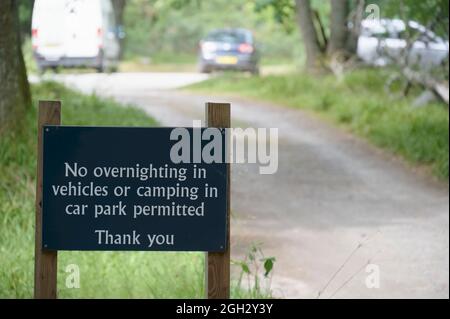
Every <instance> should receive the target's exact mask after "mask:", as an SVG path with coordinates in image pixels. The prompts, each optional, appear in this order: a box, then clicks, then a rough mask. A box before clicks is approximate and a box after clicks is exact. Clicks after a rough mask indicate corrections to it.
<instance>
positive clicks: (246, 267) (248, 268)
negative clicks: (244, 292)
mask: <svg viewBox="0 0 450 319" xmlns="http://www.w3.org/2000/svg"><path fill="white" fill-rule="evenodd" d="M241 268H242V271H243V272H244V273H246V274H250V267H248V265H247V264H246V263H245V262H243V263H241Z"/></svg>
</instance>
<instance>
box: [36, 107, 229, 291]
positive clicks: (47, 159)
mask: <svg viewBox="0 0 450 319" xmlns="http://www.w3.org/2000/svg"><path fill="white" fill-rule="evenodd" d="M206 123H207V126H208V128H133V127H86V126H62V125H61V103H60V102H57V101H40V102H39V119H38V160H37V184H36V225H35V226H36V228H35V286H34V296H35V298H40V299H44V298H45V299H52V298H53V299H54V298H56V297H57V255H58V250H82V251H88V250H89V251H114V250H116V251H117V250H120V251H203V252H206V263H205V265H206V269H205V282H206V289H205V291H206V297H207V298H209V299H226V298H229V297H230V164H229V158H228V156H229V154H228V149H227V148H226V147H227V145H228V144H229V143H227V138H229V134H228V132H227V131H226V130H220V131H219V130H212V129H211V128H220V129H222V128H229V127H230V105H229V104H220V103H207V104H206ZM186 136H191V137H192V139H188V140H187V141H186ZM208 136H209V138H208ZM211 137H213V138H212V139H211ZM192 143H193V144H192ZM190 145H194V147H193V151H192V152H191V150H190V149H191V146H190ZM143 146H146V147H143ZM148 146H149V147H148ZM203 147H205V148H208V149H209V148H211V147H212V149H213V150H214V152H212V153H211V154H214V156H215V159H214V160H213V161H210V158H208V160H206V159H205V160H203ZM155 149H158V152H155V151H154V150H155ZM180 149H181V150H182V152H181V155H180V153H179V150H180ZM184 149H187V150H188V151H187V152H186V153H185V152H184ZM186 154H191V155H192V158H191V155H188V156H187V157H186V156H185V155H186ZM199 154H200V156H201V158H202V159H201V160H199V157H198V155H199ZM211 154H210V155H211ZM218 154H221V155H220V157H218V158H217V156H218ZM168 172H171V173H170V174H169V173H168ZM172 174H173V175H172ZM75 185H76V186H75ZM113 206H114V207H116V206H117V209H118V210H117V214H116V213H112V214H111V213H110V210H111V207H113ZM80 209H81V210H80ZM114 209H115V208H114ZM114 212H115V211H114Z"/></svg>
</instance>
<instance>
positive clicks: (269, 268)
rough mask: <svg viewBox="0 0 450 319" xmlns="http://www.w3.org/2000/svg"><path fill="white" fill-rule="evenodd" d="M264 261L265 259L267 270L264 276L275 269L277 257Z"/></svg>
mask: <svg viewBox="0 0 450 319" xmlns="http://www.w3.org/2000/svg"><path fill="white" fill-rule="evenodd" d="M262 261H264V270H265V271H266V272H265V273H264V277H268V276H269V274H270V273H271V271H272V270H273V265H274V263H275V257H269V258H265V259H263V260H262Z"/></svg>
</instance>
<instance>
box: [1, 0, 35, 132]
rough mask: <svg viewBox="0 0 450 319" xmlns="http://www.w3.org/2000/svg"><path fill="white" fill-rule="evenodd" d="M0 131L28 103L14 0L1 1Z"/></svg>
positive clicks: (12, 123) (16, 119) (14, 121)
mask: <svg viewBox="0 0 450 319" xmlns="http://www.w3.org/2000/svg"><path fill="white" fill-rule="evenodd" d="M0 81H1V84H0V130H3V129H6V128H7V127H10V126H15V125H16V124H18V123H20V122H21V121H22V119H23V118H24V114H25V112H26V111H27V109H28V108H29V107H30V105H31V94H30V87H29V84H28V78H27V72H26V68H25V62H24V59H23V54H22V48H21V41H20V24H19V14H18V8H17V2H16V1H15V0H1V1H0Z"/></svg>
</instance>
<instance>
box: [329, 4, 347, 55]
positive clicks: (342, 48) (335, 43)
mask: <svg viewBox="0 0 450 319" xmlns="http://www.w3.org/2000/svg"><path fill="white" fill-rule="evenodd" d="M349 9H350V7H349V3H348V1H346V0H331V14H330V16H331V19H330V33H331V34H330V41H329V45H328V54H329V55H336V54H347V53H349V52H347V50H348V47H347V39H348V38H349V28H348V16H349V14H350V10H349Z"/></svg>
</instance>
